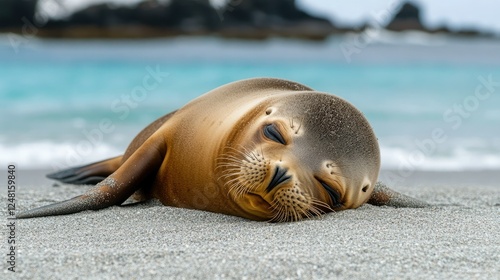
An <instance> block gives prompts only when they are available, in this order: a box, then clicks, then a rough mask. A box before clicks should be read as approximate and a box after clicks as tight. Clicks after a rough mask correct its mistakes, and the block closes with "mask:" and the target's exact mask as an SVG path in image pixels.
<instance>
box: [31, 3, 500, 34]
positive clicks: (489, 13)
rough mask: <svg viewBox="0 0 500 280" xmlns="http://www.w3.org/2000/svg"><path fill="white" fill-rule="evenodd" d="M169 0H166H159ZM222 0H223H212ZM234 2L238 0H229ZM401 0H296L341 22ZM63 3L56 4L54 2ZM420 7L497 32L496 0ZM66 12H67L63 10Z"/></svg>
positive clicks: (358, 20) (451, 21)
mask: <svg viewBox="0 0 500 280" xmlns="http://www.w3.org/2000/svg"><path fill="white" fill-rule="evenodd" d="M139 1H140V0H40V3H41V11H42V12H43V13H44V14H45V15H49V16H56V17H57V16H60V15H64V13H65V9H66V10H67V11H75V10H78V9H81V8H83V7H85V6H88V5H89V4H94V3H102V2H114V3H121V4H126V3H128V4H132V3H137V2H139ZM160 1H168V0H160ZM211 1H212V2H221V1H226V0H211ZM232 1H234V3H237V2H239V1H241V0H232ZM403 1H404V0H297V3H298V5H299V6H300V7H302V8H304V9H306V10H307V11H309V12H311V13H313V14H317V15H322V16H325V17H328V18H329V19H331V20H332V21H333V22H334V23H336V24H338V25H343V26H353V25H361V24H362V23H364V22H367V21H370V20H373V19H374V17H375V15H377V14H381V13H383V12H389V13H394V12H395V11H396V10H397V7H398V5H399V4H400V3H401V2H403ZM57 2H60V3H63V4H64V5H65V7H66V8H65V9H61V8H58V5H56V4H55V3H57ZM412 2H415V3H417V4H420V6H421V7H422V20H423V22H424V25H426V26H427V27H429V28H433V27H439V26H442V25H446V26H448V27H450V28H452V29H455V30H456V29H461V28H470V27H473V28H478V29H482V30H486V31H494V32H497V33H500V16H499V11H500V1H499V0H413V1H412ZM66 13H67V12H66Z"/></svg>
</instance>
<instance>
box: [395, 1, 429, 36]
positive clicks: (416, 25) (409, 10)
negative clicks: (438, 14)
mask: <svg viewBox="0 0 500 280" xmlns="http://www.w3.org/2000/svg"><path fill="white" fill-rule="evenodd" d="M386 29H388V30H392V31H403V30H419V31H428V30H427V29H426V28H425V27H424V26H423V25H422V21H421V19H420V9H419V8H418V7H417V6H416V5H414V4H412V3H405V4H404V5H402V6H401V8H400V9H399V11H398V13H397V14H396V15H395V16H394V18H393V19H392V21H391V22H390V23H389V24H388V25H387V26H386Z"/></svg>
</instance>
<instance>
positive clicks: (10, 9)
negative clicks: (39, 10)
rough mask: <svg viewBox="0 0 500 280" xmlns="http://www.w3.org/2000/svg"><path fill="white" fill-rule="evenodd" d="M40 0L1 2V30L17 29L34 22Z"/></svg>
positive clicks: (5, 0)
mask: <svg viewBox="0 0 500 280" xmlns="http://www.w3.org/2000/svg"><path fill="white" fill-rule="evenodd" d="M37 2H38V0H0V28H15V27H21V26H23V25H24V24H26V22H25V21H29V22H31V23H33V22H34V16H35V9H36V6H37ZM23 18H24V20H23Z"/></svg>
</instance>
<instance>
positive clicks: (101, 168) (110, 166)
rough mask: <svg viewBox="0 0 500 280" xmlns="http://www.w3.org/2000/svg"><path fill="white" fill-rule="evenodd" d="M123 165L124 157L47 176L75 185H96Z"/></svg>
mask: <svg viewBox="0 0 500 280" xmlns="http://www.w3.org/2000/svg"><path fill="white" fill-rule="evenodd" d="M121 164H122V156H119V157H114V158H110V159H106V160H103V161H99V162H94V163H91V164H87V165H83V166H78V167H73V168H69V169H64V170H61V171H58V172H54V173H50V174H47V178H50V179H53V180H56V181H59V182H62V183H66V184H74V185H94V184H97V183H99V182H101V181H102V180H104V179H106V177H108V176H109V175H111V174H112V173H113V172H115V171H116V170H117V169H118V168H119V167H120V165H121Z"/></svg>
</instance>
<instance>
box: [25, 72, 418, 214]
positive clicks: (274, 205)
mask: <svg viewBox="0 0 500 280" xmlns="http://www.w3.org/2000/svg"><path fill="white" fill-rule="evenodd" d="M379 169H380V152H379V146H378V142H377V138H376V137H375V134H374V132H373V130H372V128H371V126H370V124H369V123H368V121H367V120H366V118H365V117H364V116H363V114H362V113H361V112H360V111H359V110H358V109H356V108H355V107H354V106H353V105H351V104H350V103H349V102H347V101H345V100H344V99H342V98H340V97H337V96H335V95H332V94H327V93H321V92H316V91H314V90H312V89H311V88H309V87H306V86H304V85H301V84H298V83H295V82H291V81H286V80H280V79H270V78H258V79H249V80H243V81H237V82H234V83H230V84H227V85H224V86H221V87H219V88H216V89H214V90H212V91H210V92H208V93H206V94H204V95H202V96H200V97H198V98H196V99H194V100H193V101H191V102H190V103H188V104H187V105H185V106H184V107H182V108H180V109H179V110H177V111H174V112H172V113H170V114H168V115H166V116H164V117H162V118H160V119H158V120H156V121H155V122H153V123H152V124H150V125H149V126H147V127H146V128H145V129H144V130H142V131H141V132H140V133H139V134H138V135H137V136H136V137H135V139H134V140H133V141H132V143H131V144H130V146H129V147H128V148H127V150H126V152H125V153H124V155H123V156H120V157H117V158H113V159H109V160H106V161H102V162H98V163H94V164H90V165H86V166H82V167H77V168H72V169H68V170H63V171H60V172H57V173H54V174H49V175H48V177H49V178H52V179H56V180H59V181H61V182H65V183H74V184H88V183H97V185H96V187H95V188H94V189H92V190H90V191H88V192H87V193H85V194H83V195H81V196H78V197H75V198H72V199H70V200H67V201H63V202H59V203H55V204H52V205H48V206H44V207H40V208H37V209H33V210H29V211H26V212H23V213H20V214H18V215H17V218H31V217H39V216H50V215H61V214H70V213H75V212H79V211H84V210H97V209H102V208H106V207H109V206H112V205H120V204H122V203H123V202H124V201H125V200H127V199H128V198H129V197H131V196H132V195H134V196H133V197H134V198H135V200H137V201H143V200H147V199H150V198H157V199H159V200H160V201H161V202H162V203H163V204H165V205H169V206H176V207H183V208H192V209H200V210H207V211H212V212H217V213H223V214H228V215H235V216H240V217H244V218H247V219H251V220H258V221H274V222H284V221H297V220H301V219H303V218H307V217H313V216H318V215H320V214H323V213H327V212H332V211H339V210H344V209H352V208H357V207H359V206H360V205H362V204H363V203H365V202H367V201H369V202H370V203H372V204H377V205H393V206H410V207H421V206H425V205H426V204H425V203H423V202H419V201H417V200H415V199H412V198H409V197H405V196H403V195H401V194H398V193H396V192H394V191H391V190H390V189H388V188H386V187H384V186H382V185H381V184H376V182H377V177H378V173H379ZM374 189H376V190H375V191H374ZM134 193H135V194H134ZM372 194H375V195H373V196H372ZM402 197H404V199H401V198H402Z"/></svg>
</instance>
